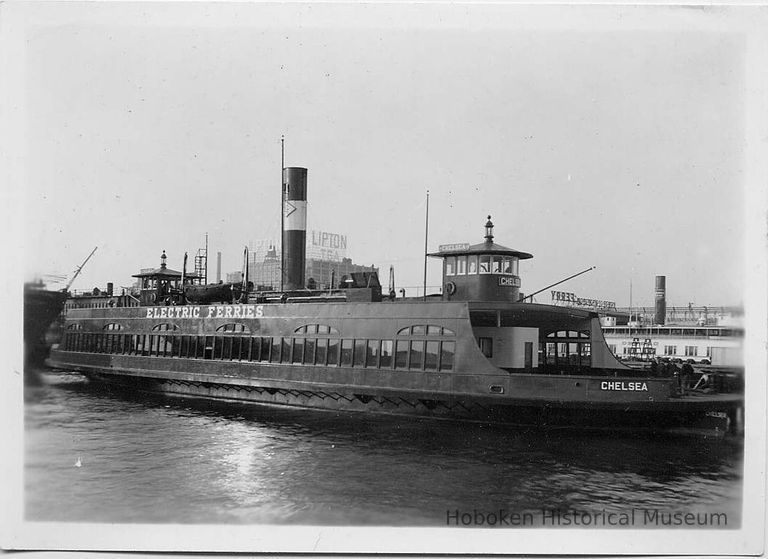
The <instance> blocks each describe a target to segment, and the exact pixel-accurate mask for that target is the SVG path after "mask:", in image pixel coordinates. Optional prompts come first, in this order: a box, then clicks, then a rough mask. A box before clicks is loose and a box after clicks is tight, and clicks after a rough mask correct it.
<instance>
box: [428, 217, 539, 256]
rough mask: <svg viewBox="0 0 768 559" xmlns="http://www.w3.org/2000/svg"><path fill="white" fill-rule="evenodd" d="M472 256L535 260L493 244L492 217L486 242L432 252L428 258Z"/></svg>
mask: <svg viewBox="0 0 768 559" xmlns="http://www.w3.org/2000/svg"><path fill="white" fill-rule="evenodd" d="M470 254H499V255H502V256H516V257H517V258H519V259H520V260H527V259H528V258H533V254H530V253H528V252H523V251H520V250H515V249H513V248H509V247H505V246H502V245H499V244H496V243H494V242H493V223H492V222H491V216H488V221H487V222H486V224H485V242H483V243H479V244H476V245H472V246H461V245H459V246H452V247H451V248H450V249H447V250H441V251H438V252H432V253H430V254H428V255H427V256H434V257H435V258H445V257H447V256H464V255H470Z"/></svg>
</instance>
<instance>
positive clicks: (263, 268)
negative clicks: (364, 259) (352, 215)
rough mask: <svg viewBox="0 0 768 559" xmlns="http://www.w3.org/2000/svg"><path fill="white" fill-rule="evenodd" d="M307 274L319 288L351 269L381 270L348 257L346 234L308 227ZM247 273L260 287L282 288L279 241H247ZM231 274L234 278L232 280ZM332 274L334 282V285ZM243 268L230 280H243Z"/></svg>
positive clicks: (308, 279) (261, 288) (258, 287)
mask: <svg viewBox="0 0 768 559" xmlns="http://www.w3.org/2000/svg"><path fill="white" fill-rule="evenodd" d="M306 250H307V251H306V268H305V276H304V277H305V278H306V283H307V284H308V285H309V284H311V283H313V282H314V285H315V288H316V289H329V288H331V287H338V286H339V283H340V282H341V280H342V278H343V277H344V276H349V275H350V274H351V273H352V272H371V271H374V272H376V273H378V271H379V270H378V268H376V267H374V266H361V265H359V264H355V263H353V262H352V259H351V258H349V257H347V236H346V235H342V234H339V233H330V232H328V231H319V230H310V231H307V247H306ZM248 253H249V256H248V277H249V280H250V281H252V282H253V285H254V288H255V289H256V290H257V291H277V290H279V289H280V243H279V241H278V240H276V239H262V240H259V241H252V242H250V243H249V244H248ZM230 278H232V279H231V280H230ZM331 278H333V284H334V285H331ZM241 280H242V272H240V271H237V272H232V273H230V274H227V281H241Z"/></svg>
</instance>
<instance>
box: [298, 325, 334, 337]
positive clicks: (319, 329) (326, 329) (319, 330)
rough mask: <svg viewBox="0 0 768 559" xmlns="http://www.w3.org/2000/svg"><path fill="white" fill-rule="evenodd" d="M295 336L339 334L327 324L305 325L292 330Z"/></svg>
mask: <svg viewBox="0 0 768 559" xmlns="http://www.w3.org/2000/svg"><path fill="white" fill-rule="evenodd" d="M294 332H295V333H297V334H336V335H338V334H339V331H338V329H336V328H334V327H333V326H328V325H327V324H306V325H304V326H299V327H298V328H296V329H295V330H294Z"/></svg>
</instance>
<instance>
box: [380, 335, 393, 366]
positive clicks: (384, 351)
mask: <svg viewBox="0 0 768 559" xmlns="http://www.w3.org/2000/svg"><path fill="white" fill-rule="evenodd" d="M379 366H380V367H381V368H382V369H391V368H392V340H382V342H381V361H380V363H379Z"/></svg>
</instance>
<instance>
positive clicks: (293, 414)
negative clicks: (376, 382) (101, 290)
mask: <svg viewBox="0 0 768 559" xmlns="http://www.w3.org/2000/svg"><path fill="white" fill-rule="evenodd" d="M25 404H26V406H25V420H26V425H25V433H26V451H25V452H26V465H25V505H26V507H25V516H26V518H27V520H31V521H36V520H44V521H87V522H142V523H144V522H173V523H207V524H211V523H238V524H248V523H253V524H262V523H282V524H286V523H292V524H351V525H419V526H445V525H446V524H447V522H448V521H449V515H450V513H454V517H453V518H456V516H455V513H456V511H458V512H459V513H460V514H464V513H465V512H469V513H472V512H473V511H475V510H477V511H481V512H484V511H497V512H498V511H499V509H502V510H505V511H509V512H513V513H518V514H521V515H522V514H523V513H530V516H531V518H534V519H535V522H537V523H539V524H540V519H541V518H542V515H543V514H544V513H543V512H542V511H548V512H551V511H554V510H559V511H562V512H563V513H565V512H574V513H585V512H586V513H590V514H591V515H592V516H594V515H598V514H600V513H606V514H607V513H609V512H616V513H622V512H623V513H629V511H630V510H631V509H637V510H638V511H640V510H642V511H644V510H658V511H661V512H663V513H664V514H667V513H674V512H678V513H689V512H690V513H694V514H696V513H698V514H699V515H700V516H699V518H701V515H702V514H704V515H707V514H715V513H724V514H726V515H727V523H728V527H729V528H736V527H738V526H739V525H740V523H741V498H742V496H741V483H742V450H743V449H742V444H741V442H740V441H733V440H726V441H712V440H704V439H701V438H689V437H688V438H686V437H669V438H661V439H659V438H650V437H647V436H643V437H637V436H631V435H621V436H618V435H610V436H608V435H605V434H602V435H595V434H577V433H573V432H558V433H544V432H523V431H512V430H509V429H505V428H500V427H484V426H481V425H467V424H460V423H453V422H442V421H428V420H415V419H403V418H396V417H386V416H367V415H363V414H342V413H337V412H323V411H307V410H296V409H285V408H269V407H257V406H241V405H233V404H223V403H217V402H210V401H205V400H189V399H178V398H165V397H158V396H151V397H150V396H144V395H142V396H131V395H126V394H125V393H111V392H110V391H108V390H106V389H105V388H103V387H99V385H92V384H90V383H88V382H87V381H86V380H85V379H84V378H83V377H82V376H80V375H78V374H61V373H44V374H43V383H42V385H40V386H37V387H27V389H26V393H25ZM78 465H79V466H78ZM638 515H642V513H640V512H638ZM464 518H466V517H464ZM635 520H636V522H637V523H639V522H640V516H638V517H636V519H635ZM473 522H474V520H473ZM452 525H455V521H454V524H452ZM635 527H642V526H638V525H635ZM707 527H711V526H707Z"/></svg>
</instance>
